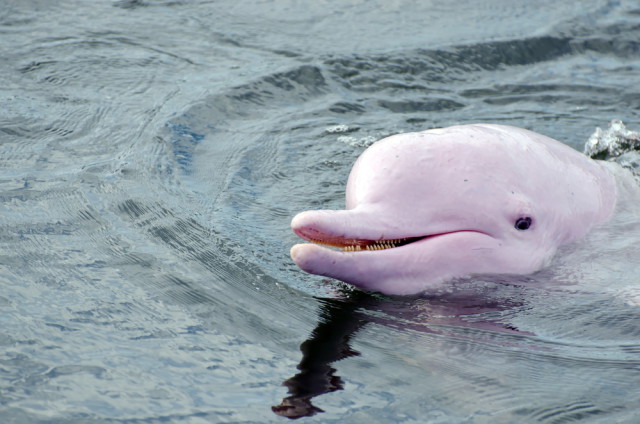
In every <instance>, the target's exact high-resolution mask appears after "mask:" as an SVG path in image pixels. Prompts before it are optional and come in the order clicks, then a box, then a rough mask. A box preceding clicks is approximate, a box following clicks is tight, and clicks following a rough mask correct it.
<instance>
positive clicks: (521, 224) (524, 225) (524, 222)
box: [515, 216, 531, 231]
mask: <svg viewBox="0 0 640 424" xmlns="http://www.w3.org/2000/svg"><path fill="white" fill-rule="evenodd" d="M515 227H516V229H517V230H520V231H524V230H528V229H529V227H531V218H529V217H528V216H527V217H524V218H518V219H517V220H516V225H515Z"/></svg>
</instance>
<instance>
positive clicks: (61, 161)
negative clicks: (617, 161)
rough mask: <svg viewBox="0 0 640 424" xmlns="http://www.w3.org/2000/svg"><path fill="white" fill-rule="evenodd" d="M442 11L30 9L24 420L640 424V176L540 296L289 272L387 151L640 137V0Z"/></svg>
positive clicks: (10, 166) (14, 388)
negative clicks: (529, 138)
mask: <svg viewBox="0 0 640 424" xmlns="http://www.w3.org/2000/svg"><path fill="white" fill-rule="evenodd" d="M440 3H442V2H422V3H421V4H420V5H416V4H413V2H409V1H395V2H386V1H374V2H359V1H350V2H340V3H332V2H314V3H309V4H302V3H298V2H295V1H286V0H282V1H277V2H274V1H260V2H251V4H249V3H246V2H245V3H242V2H240V3H238V2H232V1H225V0H222V1H216V2H211V1H152V0H149V1H135V0H129V1H126V0H121V1H91V2H88V1H79V0H75V1H74V0H65V1H60V2H49V1H42V0H29V1H23V0H21V1H17V0H16V1H5V3H4V5H3V7H2V10H1V11H0V40H1V41H2V42H1V43H0V69H1V70H2V72H0V101H1V104H2V109H1V112H0V158H1V159H2V161H1V163H2V165H1V168H0V190H1V199H2V203H1V206H0V208H1V209H0V211H1V216H2V223H1V225H0V281H1V284H2V290H1V291H0V322H1V323H2V327H1V330H0V344H1V346H2V350H1V351H0V405H1V406H0V416H1V417H2V422H4V423H62V422H64V423H99V422H122V423H155V422H170V423H174V422H175V423H204V422H207V423H211V422H216V423H217V422H220V423H223V422H233V423H249V422H256V423H257V422H259V423H263V422H287V420H286V419H285V418H282V417H280V416H278V415H277V414H274V412H273V411H272V407H275V408H274V409H275V411H276V412H278V413H279V414H281V415H296V414H299V415H303V414H307V415H308V414H311V413H315V415H314V416H313V417H311V418H303V421H308V422H336V423H337V422H353V423H358V422H404V423H412V422H415V423H424V422H434V423H489V422H491V423H494V422H543V423H566V422H577V421H580V422H630V423H631V422H635V421H637V416H638V414H639V413H640V392H638V389H637V388H638V386H639V385H640V344H639V343H638V336H639V335H640V325H639V324H638V323H639V322H640V309H639V305H640V288H639V287H640V286H639V285H638V283H637V281H638V276H639V275H640V272H639V271H638V267H637V258H638V253H639V252H638V247H637V243H636V241H637V239H638V213H637V212H636V211H635V208H634V207H633V205H634V204H637V203H635V201H636V198H635V197H634V196H635V195H636V192H635V191H634V189H633V187H632V188H630V189H629V190H628V191H625V189H622V192H623V193H624V202H623V209H624V210H622V211H621V212H620V213H619V215H618V217H617V218H616V220H615V221H614V222H612V223H611V224H610V225H609V226H608V227H606V228H602V229H600V230H598V231H595V232H594V233H592V234H591V235H590V236H589V238H588V239H587V240H585V241H583V243H581V244H580V245H579V246H570V247H567V248H566V249H565V250H564V251H563V252H561V254H560V255H558V257H557V258H556V261H555V262H554V264H553V266H552V267H551V268H549V269H548V270H544V271H542V272H540V273H538V274H535V275H533V276H529V277H523V278H521V279H518V280H513V279H505V278H501V277H492V278H476V279H473V280H468V281H460V282H456V283H452V286H451V289H450V290H447V291H445V292H439V293H430V294H428V295H425V296H423V297H421V298H417V299H411V298H406V299H403V298H399V299H391V298H384V297H376V296H368V295H362V294H357V293H351V292H349V291H346V290H344V288H343V287H342V286H341V285H340V284H338V283H336V282H333V281H328V280H323V279H321V278H318V277H314V276H309V275H306V274H304V273H302V272H300V271H298V270H297V269H296V268H295V266H294V265H293V264H292V262H291V260H290V259H289V257H288V250H289V247H290V246H291V245H292V244H293V243H295V242H296V237H295V236H294V235H293V234H292V233H291V232H290V230H289V228H288V226H289V220H290V218H291V217H292V216H293V215H294V214H295V213H296V212H298V211H302V210H308V209H314V208H339V207H341V206H342V202H343V190H344V184H345V182H346V177H347V174H348V171H349V169H350V167H351V164H352V162H353V160H354V159H355V158H356V157H357V156H358V155H359V154H360V153H361V152H362V150H363V149H364V147H365V146H366V145H368V144H370V143H371V142H372V141H373V140H376V139H379V138H381V137H383V136H386V135H389V134H393V133H396V132H401V131H414V130H421V129H426V128H430V127H436V126H446V125H452V124H457V123H470V122H481V121H484V122H495V123H502V124H511V125H517V126H523V127H527V128H529V129H532V130H534V131H538V132H541V133H543V134H546V135H549V136H551V137H554V138H557V139H559V140H562V141H565V142H566V143H568V144H570V145H572V146H574V147H576V148H580V147H581V146H582V144H583V143H584V142H585V141H586V140H587V138H588V136H589V135H590V134H591V133H592V132H593V131H594V129H595V127H596V126H606V125H607V123H608V122H609V121H610V120H611V119H614V118H616V119H621V120H622V121H624V122H625V124H627V126H628V127H629V128H631V129H636V130H637V129H638V128H640V92H639V91H638V87H640V44H639V42H638V40H639V39H640V8H638V6H637V5H636V4H634V3H635V2H632V1H629V2H625V1H620V2H617V1H612V2H606V3H604V2H600V1H587V2H581V3H580V4H577V3H576V4H568V3H567V4H564V3H566V2H552V1H544V2H536V3H535V4H534V3H532V2H523V1H518V2H509V3H508V4H507V3H505V2H501V1H490V0H489V1H484V2H482V4H478V2H467V1H464V2H456V4H455V5H454V4H449V3H446V5H445V4H440ZM301 345H302V346H301ZM301 348H302V350H303V352H304V353H303V352H301V351H300V349H301ZM297 367H298V368H297ZM283 382H285V384H284V385H283ZM340 389H341V390H340ZM288 406H289V407H288ZM294 406H295V407H294ZM315 408H318V409H322V410H323V411H324V412H320V411H319V410H318V409H315Z"/></svg>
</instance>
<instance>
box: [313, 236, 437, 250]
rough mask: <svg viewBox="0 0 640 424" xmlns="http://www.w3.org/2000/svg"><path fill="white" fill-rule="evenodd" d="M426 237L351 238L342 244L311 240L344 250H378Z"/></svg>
mask: <svg viewBox="0 0 640 424" xmlns="http://www.w3.org/2000/svg"><path fill="white" fill-rule="evenodd" d="M422 238H424V237H411V238H399V239H393V240H360V239H349V240H345V241H344V242H345V244H342V245H340V244H339V243H338V242H336V243H335V244H332V243H327V242H324V243H323V242H322V241H320V240H311V241H313V242H316V243H321V244H329V245H333V246H334V247H339V248H342V251H343V252H360V251H370V252H373V251H378V250H386V249H393V248H394V247H400V246H404V245H406V244H409V243H413V242H414V241H418V240H420V239H422Z"/></svg>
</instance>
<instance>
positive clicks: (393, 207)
mask: <svg viewBox="0 0 640 424" xmlns="http://www.w3.org/2000/svg"><path fill="white" fill-rule="evenodd" d="M615 204H616V182H615V178H614V176H613V174H612V173H611V172H610V171H609V170H608V169H607V167H606V165H605V164H604V163H602V162H599V161H594V160H591V159H589V158H587V157H586V156H584V155H582V154H580V153H578V152H577V151H575V150H573V149H572V148H570V147H568V146H566V145H564V144H562V143H560V142H558V141H555V140H553V139H551V138H548V137H545V136H543V135H540V134H536V133H534V132H531V131H528V130H524V129H520V128H515V127H510V126H503V125H487V124H476V125H461V126H454V127H448V128H441V129H433V130H428V131H424V132H417V133H407V134H399V135H394V136H391V137H388V138H386V139H383V140H380V141H379V142H377V143H374V144H373V145H372V146H371V147H369V148H368V149H367V150H366V151H365V152H364V153H363V154H362V155H361V156H360V157H359V158H358V160H357V161H356V163H355V165H354V166H353V169H352V170H351V174H350V175H349V180H348V183H347V190H346V207H347V209H346V210H320V211H307V212H302V213H300V214H298V215H297V216H296V217H294V219H293V220H292V222H291V227H292V229H293V230H294V232H295V233H296V234H297V235H298V236H300V237H302V238H303V239H305V240H308V241H310V242H312V243H313V244H310V243H305V244H298V245H295V246H293V248H292V249H291V257H292V259H293V260H294V261H295V263H296V264H297V265H298V266H299V267H300V268H301V269H303V270H304V271H307V272H309V273H312V274H318V275H324V276H327V277H332V278H336V279H338V280H342V281H344V282H346V283H349V284H352V285H354V286H357V287H359V288H361V289H364V290H370V291H378V292H382V293H386V294H400V295H403V294H414V293H419V292H422V291H425V290H427V289H429V288H431V287H437V286H438V285H441V284H442V283H444V282H446V281H447V280H451V279H453V278H457V277H465V276H469V275H474V274H529V273H532V272H534V271H537V270H539V269H541V268H543V267H544V266H545V265H546V264H548V263H549V261H550V259H551V258H552V257H553V255H554V253H555V252H556V250H557V248H558V246H560V245H563V244H566V243H571V242H573V241H576V240H578V239H580V238H581V237H583V236H584V235H585V234H586V233H587V232H588V231H589V230H590V229H591V228H592V227H593V226H594V225H596V224H598V223H601V222H604V221H606V220H608V219H609V218H610V217H611V215H612V214H613V210H614V208H615ZM321 245H327V246H332V247H334V248H329V247H324V246H321ZM335 248H339V249H341V250H338V249H335Z"/></svg>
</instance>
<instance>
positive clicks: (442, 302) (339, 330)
mask: <svg viewBox="0 0 640 424" xmlns="http://www.w3.org/2000/svg"><path fill="white" fill-rule="evenodd" d="M318 302H319V304H320V313H319V319H318V324H317V325H316V327H315V328H314V329H313V331H312V332H311V335H310V336H309V338H308V339H307V340H306V341H304V342H303V343H302V344H301V345H300V351H301V352H302V359H301V360H300V363H299V364H298V366H297V369H298V370H299V371H300V372H299V373H297V374H296V375H294V376H293V377H291V378H289V379H287V380H285V381H284V382H283V385H284V386H285V387H287V389H288V394H289V395H288V396H287V397H285V398H284V399H282V402H281V403H280V404H279V405H276V406H273V407H272V411H273V412H274V413H275V414H276V415H280V416H283V417H287V418H290V419H298V418H303V417H308V416H313V415H315V414H317V413H320V412H324V411H323V410H322V409H320V408H318V407H316V406H314V405H313V403H312V399H313V398H314V397H317V396H320V395H323V394H327V393H331V392H335V391H337V390H343V388H344V382H343V381H342V379H341V378H340V376H338V375H335V372H336V369H335V368H334V367H333V363H335V362H338V361H341V360H343V359H346V358H349V357H353V356H359V355H360V352H357V351H355V350H353V349H352V347H351V345H350V341H351V339H352V338H353V337H354V336H355V335H356V334H357V333H358V331H359V330H361V329H362V328H363V327H364V326H365V325H367V324H368V323H370V322H376V323H379V324H382V325H388V326H392V327H396V328H399V329H401V330H407V329H411V330H415V331H419V332H426V333H431V334H447V333H448V332H447V330H446V326H456V327H458V328H467V329H470V330H480V331H497V332H503V333H508V334H523V335H524V334H526V335H531V333H528V332H520V331H519V330H518V329H517V328H515V327H513V326H512V325H509V324H501V323H496V322H492V321H488V320H471V321H466V320H465V317H466V316H473V315H477V314H480V313H487V312H498V311H505V310H507V309H509V308H513V307H520V306H522V303H519V302H516V301H515V300H513V299H502V300H497V299H491V298H488V299H483V297H482V296H481V297H480V298H472V297H469V295H468V294H462V295H455V294H454V295H451V294H446V295H441V296H429V297H422V298H415V299H411V298H389V297H385V296H381V295H375V294H369V293H364V292H360V291H342V292H341V294H340V296H339V297H338V298H318ZM443 325H444V326H445V327H442V326H443ZM466 337H470V338H473V333H470V334H469V335H468V336H466Z"/></svg>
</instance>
